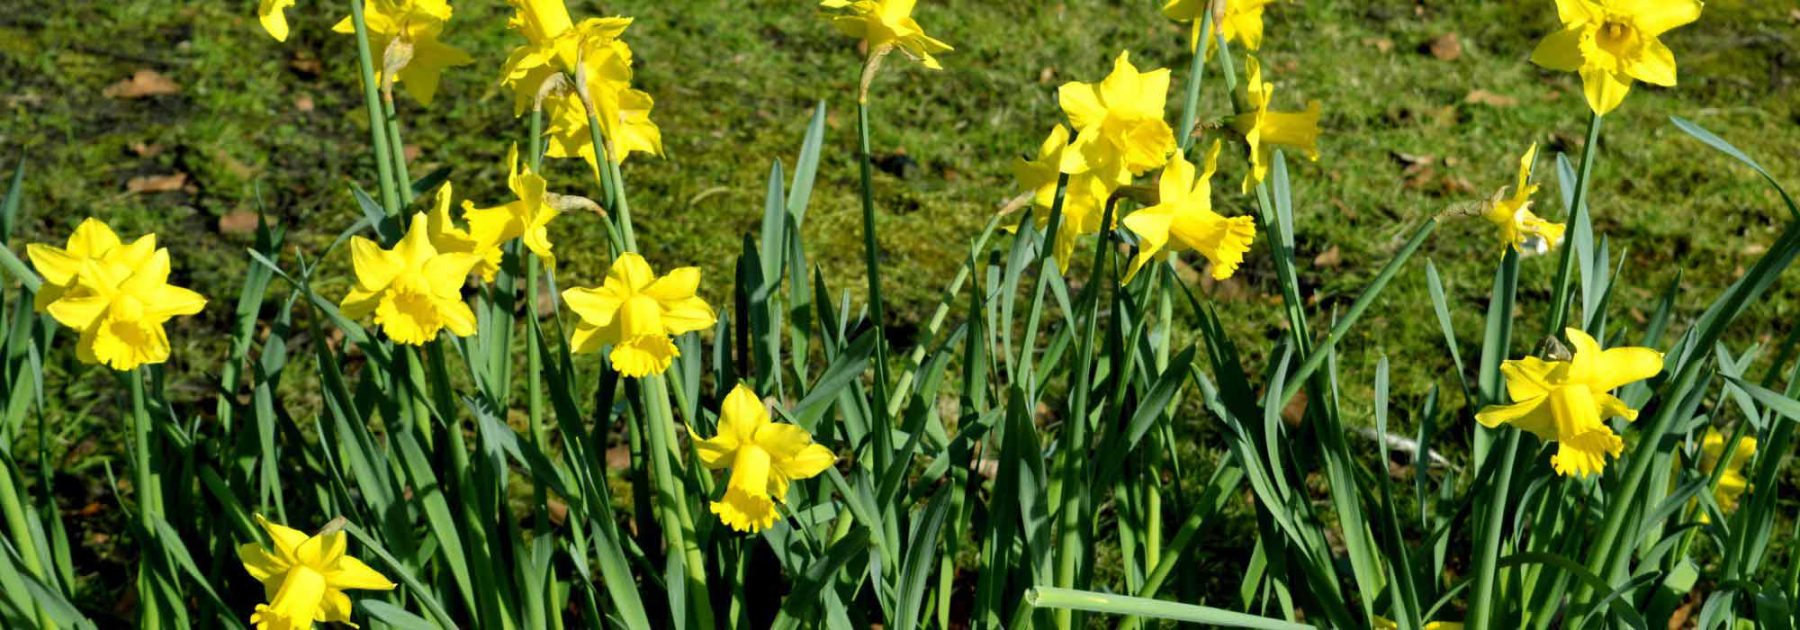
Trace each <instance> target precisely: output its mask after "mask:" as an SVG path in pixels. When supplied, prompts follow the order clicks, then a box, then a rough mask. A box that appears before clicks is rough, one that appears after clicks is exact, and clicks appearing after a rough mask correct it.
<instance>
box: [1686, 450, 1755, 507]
mask: <svg viewBox="0 0 1800 630" xmlns="http://www.w3.org/2000/svg"><path fill="white" fill-rule="evenodd" d="M1725 446H1726V440H1725V434H1723V433H1720V432H1719V430H1718V429H1714V428H1711V427H1708V428H1707V429H1706V437H1705V438H1704V439H1703V440H1701V442H1700V472H1702V473H1705V474H1708V475H1711V474H1713V472H1714V471H1715V470H1718V467H1719V460H1721V459H1724V457H1725ZM1754 456H1756V437H1755V436H1751V435H1745V436H1744V438H1743V439H1741V440H1738V445H1737V450H1735V451H1733V452H1732V453H1731V461H1728V462H1725V470H1724V471H1721V472H1719V473H1718V474H1719V485H1718V486H1717V487H1715V488H1713V499H1714V500H1715V501H1717V502H1718V504H1719V509H1722V510H1725V511H1727V512H1729V511H1732V510H1735V509H1737V502H1738V497H1741V496H1743V494H1744V491H1746V490H1749V489H1750V480H1749V479H1748V478H1746V477H1744V465H1745V464H1747V463H1749V462H1750V458H1751V457H1754ZM1701 516H1702V518H1703V519H1704V517H1705V514H1704V513H1702V515H1701Z"/></svg>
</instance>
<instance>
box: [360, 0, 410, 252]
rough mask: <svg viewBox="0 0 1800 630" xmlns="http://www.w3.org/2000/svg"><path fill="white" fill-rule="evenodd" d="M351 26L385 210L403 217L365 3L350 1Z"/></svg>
mask: <svg viewBox="0 0 1800 630" xmlns="http://www.w3.org/2000/svg"><path fill="white" fill-rule="evenodd" d="M350 23H351V24H352V25H353V26H355V27H356V60H357V69H358V70H359V71H361V72H362V87H363V105H364V107H366V108H367V109H368V111H369V142H370V144H371V145H373V146H374V149H375V170H376V171H377V172H378V173H379V178H380V184H381V207H382V208H384V209H386V210H387V213H388V216H390V217H396V216H400V192H399V187H398V185H396V184H395V183H394V182H395V180H394V163H393V161H392V159H391V158H389V157H388V156H389V155H390V153H389V152H390V150H391V147H389V146H388V132H387V123H386V122H385V121H384V120H383V119H384V118H386V116H384V115H383V113H384V110H383V108H382V106H381V94H380V89H379V88H378V84H377V83H376V82H375V57H374V54H373V53H372V52H371V51H370V49H369V25H368V23H367V22H366V21H365V20H364V19H363V0H350Z"/></svg>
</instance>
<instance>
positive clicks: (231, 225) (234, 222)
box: [219, 208, 257, 234]
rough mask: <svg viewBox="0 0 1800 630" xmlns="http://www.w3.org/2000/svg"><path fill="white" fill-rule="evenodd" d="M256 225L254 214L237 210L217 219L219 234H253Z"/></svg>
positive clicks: (241, 209) (240, 209)
mask: <svg viewBox="0 0 1800 630" xmlns="http://www.w3.org/2000/svg"><path fill="white" fill-rule="evenodd" d="M256 223H257V219H256V213H255V212H251V211H249V210H245V209H243V208H238V209H236V210H232V211H231V212H227V213H225V215H224V216H221V217H219V232H220V233H221V234H254V233H255V232H256Z"/></svg>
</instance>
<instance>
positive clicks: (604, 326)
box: [562, 253, 718, 378]
mask: <svg viewBox="0 0 1800 630" xmlns="http://www.w3.org/2000/svg"><path fill="white" fill-rule="evenodd" d="M699 286H700V268H699V267H681V268H679V269H675V270H673V271H670V272H669V274H668V275H666V276H662V277H657V275H656V272H655V270H652V269H651V268H650V263H648V262H645V261H644V257H643V256H639V255H637V254H635V253H626V254H621V255H619V257H618V258H617V259H615V260H613V264H612V268H611V269H610V270H609V271H607V273H606V281H605V282H604V283H603V284H601V285H600V286H598V287H593V288H581V287H576V288H572V289H568V290H566V291H563V294H562V296H563V301H564V302H566V303H568V305H569V309H570V310H572V311H575V314H576V315H578V316H580V318H581V320H580V321H578V322H576V324H575V333H574V336H573V337H572V338H571V339H570V341H569V343H570V345H571V347H572V348H573V350H574V352H576V353H588V352H599V351H600V350H601V349H603V348H607V347H611V348H612V351H611V352H610V353H609V354H608V355H607V358H608V359H610V360H611V361H612V365H613V369H616V370H618V371H619V373H620V374H623V375H625V376H626V377H630V378H641V377H644V376H649V375H651V374H661V373H662V372H663V371H664V370H667V369H669V364H670V363H671V362H673V361H674V360H675V357H677V356H680V355H681V351H680V350H677V349H676V347H675V342H674V340H673V339H672V338H671V337H672V336H673V335H681V334H685V333H690V332H694V331H697V330H704V329H707V328H711V327H712V326H713V324H714V323H716V322H717V321H718V317H717V316H716V315H714V314H713V310H712V307H711V306H708V305H707V303H706V301H705V300H703V299H701V298H700V297H699V296H697V295H695V291H696V290H697V289H698V288H699Z"/></svg>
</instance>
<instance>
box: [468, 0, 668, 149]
mask: <svg viewBox="0 0 1800 630" xmlns="http://www.w3.org/2000/svg"><path fill="white" fill-rule="evenodd" d="M510 2H511V4H512V5H513V8H514V13H513V17H512V19H511V20H510V21H508V23H507V24H508V26H510V27H511V28H512V29H513V30H515V31H518V32H519V34H520V35H522V36H524V37H525V43H524V44H521V45H520V46H519V47H518V48H515V49H513V51H512V53H511V54H510V55H509V56H508V57H507V59H506V65H505V67H504V68H503V69H502V70H501V74H500V83H501V85H503V86H505V87H507V88H509V89H511V90H512V93H513V115H515V116H517V115H520V114H523V113H525V111H526V110H527V109H529V108H530V107H531V106H532V105H533V104H534V103H535V104H541V106H542V107H543V111H544V115H545V123H546V124H545V136H546V137H547V138H548V139H549V143H548V145H547V146H546V147H545V151H544V155H546V156H549V157H554V158H581V159H583V160H586V161H587V163H588V164H589V165H590V166H593V167H596V168H597V167H598V165H599V158H598V155H599V152H598V151H596V150H595V148H594V145H593V141H592V137H591V134H590V133H589V132H588V110H587V106H586V105H585V104H584V103H583V102H582V100H581V96H580V94H581V93H582V91H584V90H585V92H586V93H587V94H588V98H590V99H592V100H593V106H594V117H595V119H596V120H598V121H599V123H600V133H601V136H602V137H604V138H605V140H606V142H607V144H608V145H609V146H610V150H611V157H612V160H613V161H614V162H615V163H623V162H624V161H625V158H626V157H628V156H630V155H631V154H632V153H649V154H652V155H662V150H663V148H662V131H661V130H660V129H659V128H657V126H656V123H654V122H652V121H651V120H650V110H651V108H652V107H653V106H654V105H655V101H654V99H652V98H651V97H650V94H649V93H647V92H644V91H642V90H637V89H633V88H632V87H631V79H632V68H631V65H632V55H631V47H630V46H629V45H627V44H626V43H625V41H624V40H623V39H620V37H622V36H624V34H625V29H626V28H627V27H629V26H631V18H627V17H607V18H586V19H583V20H581V21H580V22H575V21H574V20H573V18H571V17H570V16H569V9H568V7H567V6H566V5H564V4H563V0H510ZM583 78H585V80H586V85H582V86H577V85H575V83H576V81H578V80H580V79H583Z"/></svg>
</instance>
